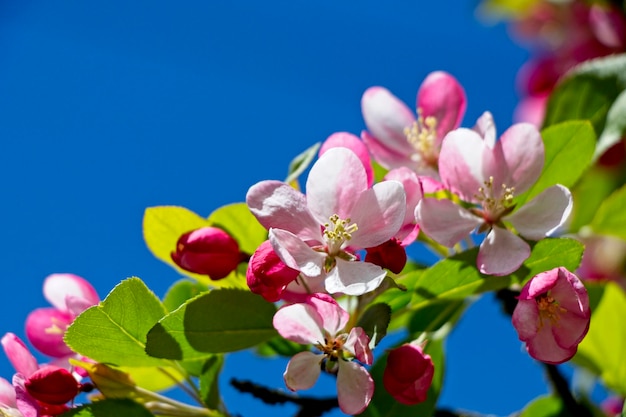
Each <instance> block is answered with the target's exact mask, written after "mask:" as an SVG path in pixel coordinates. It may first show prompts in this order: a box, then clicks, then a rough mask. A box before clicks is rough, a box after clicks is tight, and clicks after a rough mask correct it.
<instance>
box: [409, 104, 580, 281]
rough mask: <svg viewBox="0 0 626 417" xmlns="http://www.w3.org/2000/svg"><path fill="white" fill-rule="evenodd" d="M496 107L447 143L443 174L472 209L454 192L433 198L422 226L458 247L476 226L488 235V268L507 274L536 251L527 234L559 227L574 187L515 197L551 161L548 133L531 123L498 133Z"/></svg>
mask: <svg viewBox="0 0 626 417" xmlns="http://www.w3.org/2000/svg"><path fill="white" fill-rule="evenodd" d="M495 138H496V135H495V129H494V127H493V120H492V118H491V114H489V113H485V114H484V115H483V116H482V117H481V118H480V119H479V121H478V123H477V126H476V127H475V128H474V130H471V129H457V130H455V131H453V132H450V133H449V134H448V135H447V136H446V138H445V140H444V142H443V146H442V148H441V155H440V160H439V172H440V175H441V180H442V182H443V183H444V185H445V186H446V188H448V189H449V190H451V191H452V192H454V193H456V194H457V195H458V196H459V197H460V199H461V200H463V201H465V202H467V203H469V206H470V207H469V208H465V207H463V206H461V205H459V204H456V203H455V202H453V201H451V200H447V199H442V200H438V199H436V198H425V199H422V200H421V201H420V203H419V204H418V206H417V208H416V210H415V215H416V217H417V220H418V222H419V224H420V227H421V228H422V230H423V231H424V232H425V233H426V234H427V235H429V236H430V237H431V238H432V239H434V240H435V241H437V242H439V243H441V244H442V245H445V246H448V247H452V246H454V245H455V244H457V243H458V242H460V241H461V240H462V239H464V238H465V237H466V236H468V235H469V233H471V232H472V231H473V230H474V229H477V231H478V232H479V233H484V232H486V233H487V235H486V237H485V239H484V240H483V242H482V243H481V245H480V250H479V252H478V258H477V264H478V268H479V270H480V272H482V273H484V274H489V275H506V274H510V273H511V272H514V271H515V270H517V268H519V267H520V265H521V264H522V263H523V262H524V261H525V260H526V259H527V258H528V256H530V246H529V245H528V243H526V242H525V241H524V240H523V239H522V238H520V237H519V236H517V235H516V234H514V233H513V232H512V231H510V230H509V226H507V223H508V224H510V225H511V226H513V228H514V229H515V230H516V231H517V233H519V234H520V235H521V236H523V237H525V238H527V239H530V240H540V239H542V238H544V237H546V236H548V235H550V234H551V233H552V232H554V231H555V230H556V229H557V228H559V227H560V226H561V225H562V224H563V223H564V222H565V220H566V219H567V217H568V216H569V213H570V211H571V207H572V196H571V193H570V191H569V190H568V189H567V188H566V187H563V186H561V185H555V186H552V187H549V188H547V189H546V190H544V191H543V192H542V193H540V194H539V195H537V196H536V197H535V198H534V199H532V200H531V201H529V202H527V203H526V204H525V205H523V206H522V207H519V208H518V207H516V206H515V202H514V197H515V195H516V194H521V193H523V192H524V191H526V190H528V189H529V188H530V187H531V186H532V185H533V184H534V183H535V181H536V180H537V178H539V175H540V174H541V170H542V169H543V163H544V148H543V141H542V139H541V135H540V134H539V131H538V130H537V128H535V127H534V126H533V125H532V124H530V123H518V124H515V125H513V126H511V127H510V128H509V129H508V130H507V131H506V132H504V134H503V135H502V137H501V138H500V140H499V141H497V142H496V140H495Z"/></svg>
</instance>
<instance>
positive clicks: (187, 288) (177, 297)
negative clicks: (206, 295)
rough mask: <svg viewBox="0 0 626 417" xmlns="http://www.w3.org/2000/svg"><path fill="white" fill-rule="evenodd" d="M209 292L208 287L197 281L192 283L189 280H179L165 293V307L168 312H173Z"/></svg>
mask: <svg viewBox="0 0 626 417" xmlns="http://www.w3.org/2000/svg"><path fill="white" fill-rule="evenodd" d="M207 290H208V288H207V286H206V285H204V284H201V283H199V282H197V281H191V280H188V279H181V280H178V281H176V282H175V283H174V284H173V285H172V286H171V287H170V288H168V290H167V293H165V297H163V305H164V306H165V309H166V310H167V311H168V312H172V311H174V310H176V309H177V308H178V307H180V306H181V305H182V304H183V303H185V302H186V301H188V300H190V299H192V298H194V297H195V296H197V295H199V294H200V293H203V292H205V291H207Z"/></svg>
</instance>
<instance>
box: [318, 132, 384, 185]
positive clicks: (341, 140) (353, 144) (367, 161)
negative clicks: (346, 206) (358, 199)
mask: <svg viewBox="0 0 626 417" xmlns="http://www.w3.org/2000/svg"><path fill="white" fill-rule="evenodd" d="M338 147H341V148H348V149H350V150H351V151H352V152H354V154H355V155H356V156H357V157H358V158H359V159H360V160H361V163H362V164H363V168H365V173H366V174H367V185H368V187H371V186H372V185H373V184H374V169H373V168H372V160H371V158H370V154H369V150H368V149H367V146H365V143H363V141H362V140H361V139H359V138H358V137H357V136H355V135H353V134H352V133H348V132H336V133H333V134H332V135H330V136H329V137H328V138H326V140H325V141H324V143H322V146H321V147H320V150H319V156H322V155H323V154H324V153H325V152H326V151H327V150H329V149H332V148H338Z"/></svg>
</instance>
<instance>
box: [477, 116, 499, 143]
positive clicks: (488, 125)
mask: <svg viewBox="0 0 626 417" xmlns="http://www.w3.org/2000/svg"><path fill="white" fill-rule="evenodd" d="M473 130H474V131H475V132H476V133H478V134H479V135H480V136H481V137H482V138H483V141H484V142H485V144H486V145H487V146H488V147H489V148H491V149H493V147H494V146H495V144H496V125H495V123H494V121H493V115H492V114H491V113H490V112H488V111H486V112H484V113H483V114H482V115H481V116H480V117H479V118H478V120H476V125H474V127H473Z"/></svg>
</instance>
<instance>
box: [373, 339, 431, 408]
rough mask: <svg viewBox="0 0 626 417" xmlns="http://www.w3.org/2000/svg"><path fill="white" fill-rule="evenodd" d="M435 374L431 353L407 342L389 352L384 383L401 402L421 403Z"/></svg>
mask: <svg viewBox="0 0 626 417" xmlns="http://www.w3.org/2000/svg"><path fill="white" fill-rule="evenodd" d="M434 374H435V367H434V365H433V361H432V359H431V358H430V355H427V354H425V353H424V351H423V350H422V347H421V346H419V345H417V344H412V343H405V344H404V345H402V346H399V347H397V348H395V349H393V350H391V351H390V352H389V355H388V357H387V366H386V367H385V371H384V373H383V385H384V386H385V389H386V390H387V392H389V394H391V396H392V397H393V398H395V399H396V401H398V402H399V403H402V404H406V405H413V404H419V403H421V402H424V401H426V396H427V394H428V389H429V388H430V385H431V384H432V382H433V376H434Z"/></svg>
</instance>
